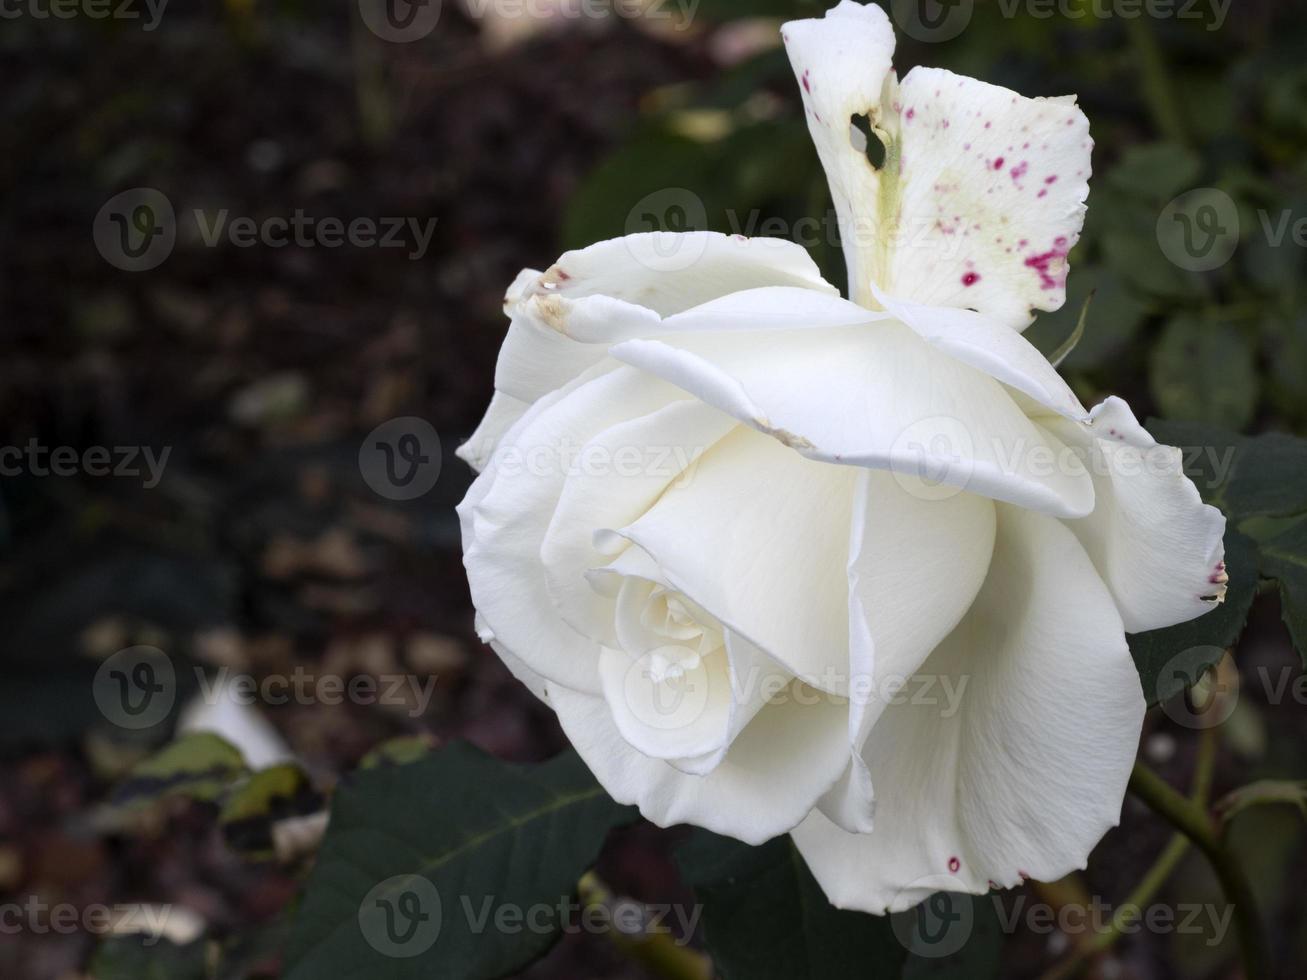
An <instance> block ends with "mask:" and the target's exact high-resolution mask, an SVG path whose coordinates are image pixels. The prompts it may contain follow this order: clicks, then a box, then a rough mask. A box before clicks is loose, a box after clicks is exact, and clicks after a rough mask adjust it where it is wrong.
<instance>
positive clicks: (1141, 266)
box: [1103, 229, 1203, 299]
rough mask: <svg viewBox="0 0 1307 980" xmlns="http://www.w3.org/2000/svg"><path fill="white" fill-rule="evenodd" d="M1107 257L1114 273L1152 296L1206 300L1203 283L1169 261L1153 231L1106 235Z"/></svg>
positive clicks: (1130, 231)
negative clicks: (1203, 293)
mask: <svg viewBox="0 0 1307 980" xmlns="http://www.w3.org/2000/svg"><path fill="white" fill-rule="evenodd" d="M1103 255H1104V258H1105V259H1106V261H1107V264H1108V265H1109V266H1110V267H1111V268H1112V270H1113V271H1115V272H1116V273H1117V274H1118V275H1119V276H1121V277H1122V278H1123V279H1124V280H1125V281H1126V282H1128V283H1130V284H1131V285H1132V286H1135V287H1136V288H1138V289H1141V290H1142V291H1143V292H1144V293H1146V294H1148V295H1151V296H1160V297H1164V298H1166V299H1193V298H1195V297H1198V296H1202V289H1203V287H1202V282H1201V280H1199V279H1198V278H1197V276H1196V274H1195V273H1192V272H1186V271H1185V270H1183V269H1181V268H1179V267H1178V266H1176V265H1175V264H1174V263H1172V262H1171V260H1170V259H1168V258H1167V257H1166V254H1165V253H1164V252H1163V251H1162V249H1161V247H1160V246H1159V245H1158V244H1157V238H1156V235H1155V234H1154V233H1153V231H1152V230H1151V229H1149V230H1148V231H1143V230H1139V229H1129V230H1124V229H1113V230H1111V231H1107V232H1105V233H1104V235H1103Z"/></svg>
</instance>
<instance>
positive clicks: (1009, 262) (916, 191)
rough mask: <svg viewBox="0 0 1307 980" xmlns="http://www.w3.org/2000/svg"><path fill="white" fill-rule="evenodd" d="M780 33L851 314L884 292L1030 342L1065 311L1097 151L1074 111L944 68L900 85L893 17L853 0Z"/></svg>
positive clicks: (1061, 102)
mask: <svg viewBox="0 0 1307 980" xmlns="http://www.w3.org/2000/svg"><path fill="white" fill-rule="evenodd" d="M781 33H782V36H783V37H784V38H785V42H786V47H787V48H788V49H789V53H790V61H791V64H792V65H793V67H794V71H795V74H796V75H797V76H798V78H799V84H800V88H801V89H802V97H803V103H804V108H805V110H806V111H807V114H808V128H809V131H810V132H811V133H812V138H813V142H814V143H815V144H816V146H817V153H818V155H819V156H820V157H821V161H822V166H823V167H824V168H825V170H826V177H827V180H828V181H829V182H830V186H831V195H832V197H833V198H834V201H835V209H836V213H837V215H838V217H839V222H840V233H841V240H842V244H843V247H844V249H845V252H846V255H847V259H848V265H849V293H850V298H851V299H853V300H854V301H855V302H858V303H861V304H863V305H866V306H870V307H873V308H875V307H876V305H877V301H876V298H875V296H874V295H873V293H872V292H871V285H872V284H873V283H874V284H875V285H876V286H878V287H880V288H881V289H883V290H884V291H885V292H887V293H888V294H890V295H892V296H897V297H899V298H901V299H907V300H912V301H913V302H917V303H922V304H925V305H928V306H951V307H958V308H964V309H974V310H978V311H979V312H981V313H985V314H988V315H990V316H993V317H996V318H998V319H999V320H1001V321H1002V322H1004V323H1006V324H1008V325H1009V326H1011V327H1015V328H1017V329H1024V328H1025V327H1027V326H1028V325H1029V324H1030V322H1031V320H1032V318H1033V316H1034V311H1035V310H1054V309H1057V308H1058V307H1059V306H1061V305H1062V303H1063V301H1064V299H1065V283H1066V269H1067V264H1066V256H1067V253H1068V252H1069V251H1070V250H1071V247H1072V246H1073V245H1075V243H1076V239H1077V237H1078V236H1079V234H1080V228H1081V225H1082V224H1083V222H1084V212H1085V206H1084V201H1085V197H1086V196H1087V195H1088V193H1089V185H1088V179H1089V171H1090V165H1089V152H1090V148H1091V146H1092V143H1091V141H1090V139H1089V124H1088V121H1087V120H1086V119H1085V116H1084V114H1083V113H1082V112H1081V111H1080V110H1079V109H1077V108H1076V106H1075V100H1074V98H1072V97H1065V98H1051V99H1046V98H1035V99H1031V98H1026V97H1024V96H1022V95H1018V94H1017V93H1015V92H1012V91H1010V90H1008V89H1005V88H1001V87H1000V86H997V85H989V84H987V83H985V82H979V81H976V80H975V79H971V78H964V77H961V76H958V75H954V74H952V73H951V72H948V71H944V70H942V69H937V68H914V69H913V70H912V71H910V72H909V73H908V75H907V76H906V77H905V78H904V79H903V81H902V83H901V84H899V83H897V81H896V79H895V77H894V74H893V71H892V69H891V67H890V57H891V55H892V53H893V48H894V39H893V35H892V32H891V30H890V28H889V24H888V21H887V19H886V17H885V15H884V13H883V12H882V11H881V10H880V9H879V8H878V7H873V6H866V7H863V6H859V5H858V4H856V3H853V2H852V0H844V2H842V3H841V4H840V5H839V6H837V7H835V8H834V9H833V10H830V11H828V12H827V13H826V15H825V16H824V17H823V18H821V19H813V20H800V21H792V22H790V23H788V24H786V25H785V26H784V27H783V28H782V31H781ZM860 115H865V116H866V117H867V119H868V120H869V123H870V128H871V130H872V132H873V134H874V135H875V137H876V138H877V139H878V140H879V141H880V142H881V144H882V146H883V149H884V155H883V161H881V162H880V163H879V165H875V164H873V163H872V162H871V160H870V159H869V158H868V156H867V154H866V152H865V150H864V146H863V143H864V142H865V140H864V139H863V138H862V136H861V134H860V133H857V134H856V135H855V134H854V132H853V131H851V130H850V120H851V118H852V117H853V116H860Z"/></svg>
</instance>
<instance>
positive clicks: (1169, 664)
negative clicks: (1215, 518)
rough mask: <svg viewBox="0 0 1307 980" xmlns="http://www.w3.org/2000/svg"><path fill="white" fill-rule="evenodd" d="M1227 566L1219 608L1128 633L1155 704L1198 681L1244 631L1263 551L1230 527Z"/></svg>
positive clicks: (1142, 678)
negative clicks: (1227, 578) (1227, 579)
mask: <svg viewBox="0 0 1307 980" xmlns="http://www.w3.org/2000/svg"><path fill="white" fill-rule="evenodd" d="M1225 569H1226V572H1227V573H1228V574H1229V576H1230V582H1229V586H1228V588H1227V590H1226V593H1225V601H1224V602H1222V603H1221V604H1220V605H1219V606H1217V607H1215V608H1214V609H1212V610H1211V611H1210V612H1207V613H1204V614H1203V615H1201V616H1199V617H1198V618H1197V619H1191V620H1189V622H1187V623H1180V624H1179V625H1176V626H1168V627H1167V628H1166V629H1160V630H1149V631H1148V632H1147V633H1135V634H1134V635H1132V636H1130V637H1128V639H1129V641H1130V653H1131V654H1132V655H1133V656H1134V659H1135V667H1136V668H1137V669H1138V670H1139V681H1140V683H1141V684H1142V685H1143V689H1144V698H1145V700H1147V702H1148V704H1149V705H1154V704H1159V703H1160V702H1162V701H1168V700H1170V699H1171V698H1172V697H1174V696H1175V695H1177V694H1179V693H1180V692H1181V691H1183V690H1185V689H1186V688H1188V687H1190V686H1191V685H1192V684H1194V683H1195V682H1196V681H1197V680H1198V679H1199V678H1200V677H1201V676H1202V674H1203V671H1205V670H1206V669H1207V668H1208V667H1211V666H1212V665H1214V664H1215V663H1216V662H1217V661H1218V660H1220V659H1221V657H1222V655H1223V654H1224V653H1225V651H1226V649H1227V648H1229V647H1231V646H1233V645H1234V643H1235V641H1236V640H1237V639H1238V638H1239V634H1240V633H1242V632H1243V627H1244V623H1245V622H1247V620H1248V610H1249V609H1251V608H1252V604H1253V598H1254V597H1255V596H1256V595H1257V550H1256V546H1255V545H1254V544H1253V542H1252V541H1250V540H1249V539H1248V538H1246V537H1244V535H1242V534H1240V533H1239V532H1238V531H1236V530H1234V529H1233V528H1230V527H1227V528H1226V532H1225Z"/></svg>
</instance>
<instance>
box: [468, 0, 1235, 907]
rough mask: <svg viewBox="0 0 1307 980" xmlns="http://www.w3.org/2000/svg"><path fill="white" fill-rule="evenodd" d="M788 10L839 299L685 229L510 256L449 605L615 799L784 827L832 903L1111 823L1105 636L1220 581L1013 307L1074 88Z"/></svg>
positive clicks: (1165, 473) (1040, 284)
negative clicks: (911, 55)
mask: <svg viewBox="0 0 1307 980" xmlns="http://www.w3.org/2000/svg"><path fill="white" fill-rule="evenodd" d="M782 33H783V36H784V38H785V43H786V45H787V47H788V49H789V53H790V59H791V61H792V62H793V65H794V68H795V71H796V74H797V75H798V78H799V83H800V86H801V89H802V93H803V102H804V108H805V110H806V112H807V115H808V122H809V127H810V130H811V132H812V136H813V140H814V142H815V143H816V145H817V150H818V153H819V154H820V156H821V161H822V164H823V165H824V167H825V169H826V173H827V176H828V178H829V180H830V185H831V191H832V194H833V196H834V199H835V206H836V210H837V213H838V216H839V220H840V227H841V232H842V238H843V241H844V246H845V251H846V254H847V256H848V265H849V279H850V282H851V283H852V286H851V290H852V294H853V295H852V301H848V300H844V299H841V298H840V297H839V296H838V295H837V293H836V290H835V289H834V288H833V287H832V286H830V285H829V284H827V283H826V282H824V281H823V280H822V279H821V277H820V276H819V274H818V272H817V269H816V267H815V266H814V264H813V262H812V261H811V259H810V258H809V257H808V255H807V253H806V252H804V250H803V249H802V248H800V247H799V246H797V245H794V244H791V243H788V242H782V241H779V240H771V239H744V238H742V237H739V236H736V237H725V236H721V235H716V234H708V233H693V234H688V235H672V234H649V235H634V236H628V237H627V238H623V239H617V240H614V241H608V242H601V243H599V244H597V245H594V246H591V247H589V248H586V249H582V250H580V251H576V252H569V253H567V254H566V255H564V256H563V257H562V258H561V259H559V260H558V262H557V263H556V264H555V265H553V266H552V267H550V268H549V269H548V270H547V271H546V272H544V273H537V272H534V271H530V270H528V271H526V272H523V273H522V275H521V276H519V278H518V279H517V281H516V282H515V283H514V284H513V286H512V288H511V289H510V291H509V294H508V297H507V300H506V308H507V312H508V314H509V316H510V318H511V324H510V326H509V330H508V335H507V337H506V339H505V341H504V346H503V350H502V351H501V354H500V359H499V364H498V369H497V372H496V376H495V388H496V393H495V396H494V399H493V401H492V402H491V405H490V409H489V411H488V413H487V415H486V418H485V420H484V422H483V423H482V425H481V427H480V428H479V429H478V431H477V432H476V434H475V435H474V436H473V437H472V439H471V440H470V441H469V442H468V444H467V445H466V446H464V447H463V449H462V452H463V454H464V456H465V458H467V459H468V460H469V461H470V462H472V463H473V465H474V466H476V467H477V468H479V469H481V470H482V472H481V475H480V476H479V478H478V479H477V480H476V482H475V483H474V484H473V486H472V489H471V490H470V491H469V492H468V495H467V498H466V499H465V500H464V501H463V504H462V506H461V507H460V511H459V512H460V516H461V520H462V524H463V540H464V548H465V552H466V557H465V561H466V565H467V571H468V579H469V582H470V583H471V589H472V598H473V601H474V603H475V605H476V608H477V611H478V624H479V629H480V632H481V635H482V636H483V637H484V638H485V639H486V640H487V641H488V642H490V644H491V645H492V646H493V647H494V649H495V650H496V651H497V652H498V653H499V655H500V656H501V657H503V659H504V660H505V661H506V662H507V663H508V665H509V666H510V668H512V669H513V671H514V672H515V673H516V674H517V676H518V677H520V678H521V679H522V680H523V681H524V682H526V683H527V684H529V685H530V686H531V688H532V690H533V691H535V692H536V694H538V695H539V696H540V697H541V698H543V699H544V700H545V701H547V703H549V704H550V705H551V706H552V707H553V709H554V710H555V711H556V712H557V713H558V717H559V719H560V721H561V722H562V725H563V728H564V729H565V730H566V732H567V734H568V736H569V738H570V739H571V740H572V742H573V744H574V745H575V746H576V748H577V750H578V751H579V752H580V754H581V755H582V757H583V758H584V759H585V760H586V762H587V763H588V764H589V765H590V767H591V768H592V769H593V770H594V772H595V774H596V775H597V777H598V778H599V780H600V781H601V782H602V783H603V785H604V786H605V787H606V788H607V789H608V790H609V792H610V793H611V794H612V795H613V796H614V797H615V798H616V799H618V800H620V801H623V802H629V803H634V804H637V805H638V806H639V808H640V810H641V812H642V813H643V814H644V815H645V816H646V817H647V818H648V819H650V820H652V821H654V822H655V823H658V824H662V825H667V824H674V823H681V822H685V823H693V824H699V825H702V826H705V827H708V828H710V829H712V830H715V831H718V832H720V833H724V834H729V835H731V836H733V837H737V838H739V839H741V840H743V841H747V842H752V843H757V842H761V841H764V840H767V839H768V838H770V837H773V836H775V835H777V834H782V833H785V832H787V831H792V832H793V835H794V839H795V841H796V843H797V845H798V847H799V849H800V850H801V851H802V853H803V855H804V857H805V858H806V859H807V861H808V863H809V865H810V866H811V868H812V870H813V872H814V874H815V875H816V876H817V879H818V880H819V881H820V882H821V884H822V886H823V888H824V889H825V890H826V893H827V894H828V895H829V896H830V898H831V900H832V901H833V902H835V903H836V904H837V905H840V906H844V907H850V908H857V909H864V910H867V911H872V912H883V911H885V910H887V909H888V910H897V909H901V908H906V907H908V906H911V905H913V904H915V903H916V902H918V901H920V900H921V899H922V898H924V897H925V896H926V895H928V894H929V893H931V892H933V891H935V890H937V889H939V888H941V887H942V888H947V889H950V890H954V891H963V892H977V893H979V892H984V891H985V890H986V889H987V888H989V887H991V885H999V886H1010V885H1013V884H1016V883H1017V882H1018V881H1020V880H1021V879H1022V878H1023V877H1026V876H1033V877H1036V878H1041V879H1055V878H1058V877H1059V876H1061V875H1063V874H1065V873H1066V872H1068V871H1070V870H1071V869H1073V868H1077V867H1082V866H1083V864H1084V862H1085V859H1086V856H1087V854H1088V853H1089V851H1090V849H1091V848H1092V847H1093V846H1094V845H1095V843H1097V841H1098V840H1099V839H1100V838H1101V837H1102V835H1103V833H1104V832H1105V831H1106V830H1107V829H1108V828H1109V827H1112V826H1114V825H1115V824H1116V822H1117V821H1118V819H1119V816H1120V809H1121V801H1122V796H1123V794H1124V792H1125V786H1126V781H1127V777H1128V776H1129V772H1130V768H1131V764H1132V762H1133V760H1134V756H1135V749H1136V744H1137V741H1138V737H1139V728H1140V722H1141V719H1142V717H1143V713H1144V699H1143V697H1142V695H1141V691H1140V684H1139V680H1138V675H1137V673H1136V671H1135V668H1134V666H1133V664H1132V661H1131V658H1130V654H1129V652H1128V650H1127V647H1126V642H1125V633H1126V632H1127V631H1129V632H1134V631H1139V630H1148V629H1153V628H1156V627H1162V626H1168V625H1171V624H1174V623H1177V622H1181V621H1184V620H1187V619H1190V618H1192V617H1194V616H1197V615H1200V614H1201V613H1203V612H1204V611H1205V610H1207V609H1208V608H1210V607H1211V606H1212V605H1213V604H1214V603H1215V602H1216V601H1219V598H1220V597H1221V595H1222V594H1223V592H1224V584H1223V583H1224V577H1225V576H1224V571H1223V565H1222V563H1221V558H1222V545H1221V538H1222V533H1223V530H1224V520H1223V518H1222V517H1221V515H1220V513H1219V512H1218V511H1216V510H1214V509H1213V508H1211V507H1207V506H1205V505H1203V504H1202V503H1201V501H1200V500H1199V497H1198V494H1197V491H1196V490H1195V488H1194V486H1193V485H1192V483H1190V482H1189V480H1188V479H1186V478H1185V477H1184V476H1183V474H1182V473H1181V471H1180V468H1179V453H1178V451H1177V450H1174V449H1167V448H1164V447H1157V446H1156V445H1155V443H1154V442H1153V440H1152V439H1151V438H1150V437H1149V435H1148V434H1147V433H1146V432H1145V431H1144V429H1143V428H1142V427H1141V426H1140V425H1139V424H1138V422H1136V421H1135V418H1134V417H1133V415H1132V414H1131V413H1130V410H1129V408H1128V407H1127V406H1126V405H1125V404H1124V403H1123V402H1122V401H1120V400H1119V399H1116V398H1109V399H1108V400H1107V401H1106V402H1104V403H1103V404H1102V405H1099V406H1098V407H1097V408H1095V409H1093V410H1092V411H1086V410H1085V409H1084V408H1083V407H1082V406H1081V405H1080V403H1079V402H1078V401H1077V399H1076V397H1075V395H1074V394H1073V393H1072V392H1071V390H1070V389H1069V388H1068V387H1067V385H1066V384H1065V383H1064V382H1063V381H1062V380H1061V378H1059V377H1058V375H1057V373H1056V372H1055V371H1054V369H1053V367H1052V366H1051V365H1050V364H1049V363H1048V362H1047V361H1046V360H1045V359H1044V358H1043V357H1042V356H1041V355H1040V354H1039V353H1038V352H1037V351H1036V350H1035V348H1034V347H1032V346H1031V345H1030V344H1029V343H1028V342H1027V341H1025V340H1024V339H1023V338H1022V337H1021V334H1020V331H1021V330H1022V329H1024V327H1025V326H1027V325H1028V323H1029V322H1030V320H1031V318H1032V315H1033V311H1034V310H1039V309H1044V310H1049V309H1055V308H1057V307H1058V306H1060V305H1061V303H1062V302H1063V299H1064V295H1063V282H1064V279H1065V275H1066V254H1067V252H1068V251H1069V250H1070V248H1071V246H1072V245H1073V244H1074V242H1075V240H1076V236H1077V234H1078V232H1079V229H1080V225H1081V221H1082V218H1083V213H1084V204H1083V202H1084V199H1085V197H1086V194H1087V193H1088V185H1087V178H1088V174H1089V149H1090V141H1089V136H1088V124H1087V122H1086V120H1085V117H1084V115H1083V114H1082V113H1081V112H1080V111H1079V110H1078V109H1077V108H1076V106H1075V103H1074V100H1073V99H1071V98H1060V99H1028V98H1024V97H1022V96H1019V95H1016V94H1015V93H1012V92H1010V91H1008V90H1006V89H1002V88H998V87H996V86H993V85H987V84H985V83H983V82H978V81H975V80H973V79H968V78H962V77H959V76H957V75H953V74H951V73H949V72H946V71H940V70H936V69H927V68H917V69H914V70H913V71H911V72H909V73H908V75H907V76H906V77H905V78H904V79H903V80H902V82H899V81H898V80H897V78H896V76H895V74H894V72H893V70H892V69H891V67H890V56H891V53H892V51H893V46H894V38H893V33H892V31H891V29H890V27H889V24H888V22H887V20H886V18H885V15H884V13H883V12H882V11H881V10H880V9H879V8H878V7H875V6H865V7H864V6H859V5H858V4H855V3H852V2H849V0H845V2H843V3H842V4H841V5H840V6H838V7H836V8H835V9H834V10H832V11H830V12H829V13H828V14H827V15H826V16H825V17H824V18H823V19H820V20H803V21H796V22H793V23H789V24H787V25H785V27H784V29H783V32H782ZM855 115H865V116H866V117H867V118H868V119H869V120H870V123H871V126H872V128H873V130H874V132H875V133H876V135H877V137H878V138H879V139H880V140H881V142H882V143H883V145H884V147H885V159H884V163H883V165H882V166H881V167H880V168H879V169H877V168H876V167H873V165H872V164H871V163H869V162H868V157H867V155H866V153H865V152H864V148H863V147H862V146H860V145H858V144H859V142H860V141H859V140H857V139H855V138H851V128H850V120H851V118H852V117H853V116H855ZM687 256H689V258H688V259H687Z"/></svg>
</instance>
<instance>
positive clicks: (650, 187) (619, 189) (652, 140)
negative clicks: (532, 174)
mask: <svg viewBox="0 0 1307 980" xmlns="http://www.w3.org/2000/svg"><path fill="white" fill-rule="evenodd" d="M712 155H713V151H712V150H711V148H710V147H708V146H706V145H705V144H703V143H699V142H696V141H694V140H690V139H686V138H685V137H683V136H677V135H674V134H672V133H669V132H666V131H664V130H661V129H651V130H646V131H644V132H641V133H638V134H637V135H635V136H634V137H632V138H631V139H630V140H629V141H628V142H627V143H625V144H624V145H622V146H621V147H619V148H618V149H617V150H615V151H614V152H613V153H612V154H611V155H610V156H608V157H607V158H606V159H605V160H603V161H602V162H600V164H599V165H598V166H597V167H595V169H594V170H592V171H591V172H590V175H589V176H588V177H587V178H586V179H585V182H584V183H582V184H581V186H580V187H578V188H577V189H576V191H575V193H573V194H572V196H571V199H570V201H569V203H568V209H567V214H566V215H565V216H564V219H563V245H564V247H565V248H583V247H585V246H586V245H590V244H591V243H593V242H598V241H603V240H605V239H608V238H616V237H619V236H621V235H629V234H635V233H637V232H647V231H677V232H680V231H704V230H707V229H708V228H709V227H710V225H709V216H710V214H711V215H713V216H714V217H715V216H716V215H717V214H718V213H719V211H720V209H719V208H715V207H713V206H711V204H710V202H709V201H707V200H706V199H705V197H704V194H705V188H707V187H708V186H709V185H710V182H711V178H710V169H711V165H712Z"/></svg>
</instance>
